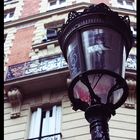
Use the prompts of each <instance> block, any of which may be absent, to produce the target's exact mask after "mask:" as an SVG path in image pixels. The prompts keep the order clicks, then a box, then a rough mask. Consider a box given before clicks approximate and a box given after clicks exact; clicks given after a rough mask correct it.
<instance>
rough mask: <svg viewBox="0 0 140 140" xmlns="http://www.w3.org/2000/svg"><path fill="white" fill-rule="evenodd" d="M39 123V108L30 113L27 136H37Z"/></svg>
mask: <svg viewBox="0 0 140 140" xmlns="http://www.w3.org/2000/svg"><path fill="white" fill-rule="evenodd" d="M40 125H41V108H38V109H37V111H34V112H33V113H32V117H31V124H30V133H29V138H35V137H39V133H40Z"/></svg>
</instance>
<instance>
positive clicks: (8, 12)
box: [4, 8, 15, 22]
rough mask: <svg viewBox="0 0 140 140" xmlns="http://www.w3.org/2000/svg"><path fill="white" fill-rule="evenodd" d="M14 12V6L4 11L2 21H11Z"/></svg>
mask: <svg viewBox="0 0 140 140" xmlns="http://www.w3.org/2000/svg"><path fill="white" fill-rule="evenodd" d="M11 14H12V15H11ZM14 14H15V8H12V9H9V10H5V11H4V22H9V21H12V20H13V18H14Z"/></svg>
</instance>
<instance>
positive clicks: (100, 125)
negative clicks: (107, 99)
mask: <svg viewBox="0 0 140 140" xmlns="http://www.w3.org/2000/svg"><path fill="white" fill-rule="evenodd" d="M110 117H111V113H110V111H109V110H108V107H105V106H103V105H101V104H96V105H93V106H90V107H89V108H88V109H87V110H86V111H85V118H86V120H87V121H88V122H89V123H90V133H91V140H110V138H109V127H108V121H109V119H110Z"/></svg>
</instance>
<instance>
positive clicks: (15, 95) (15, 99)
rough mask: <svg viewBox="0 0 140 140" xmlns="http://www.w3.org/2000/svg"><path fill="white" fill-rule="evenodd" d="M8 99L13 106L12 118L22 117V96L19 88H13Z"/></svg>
mask: <svg viewBox="0 0 140 140" xmlns="http://www.w3.org/2000/svg"><path fill="white" fill-rule="evenodd" d="M8 99H9V101H10V103H11V106H12V111H11V118H17V117H19V116H20V111H21V103H22V94H21V92H20V91H19V89H18V88H12V89H11V90H9V91H8Z"/></svg>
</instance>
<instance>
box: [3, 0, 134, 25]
mask: <svg viewBox="0 0 140 140" xmlns="http://www.w3.org/2000/svg"><path fill="white" fill-rule="evenodd" d="M89 5H90V3H86V2H82V3H78V4H75V5H69V6H66V7H62V8H57V9H55V10H50V11H47V12H43V13H39V14H35V15H33V16H28V17H25V18H20V19H18V20H15V21H12V22H8V23H5V24H4V28H10V27H13V26H18V25H21V24H26V23H28V22H33V21H36V20H39V19H44V18H48V17H50V16H52V15H60V14H63V13H68V12H70V11H72V10H73V9H75V10H80V9H84V8H86V7H87V6H89ZM110 8H111V10H114V11H116V12H119V13H120V14H124V13H125V14H128V15H133V16H136V12H135V11H133V10H127V9H119V8H115V7H110Z"/></svg>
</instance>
